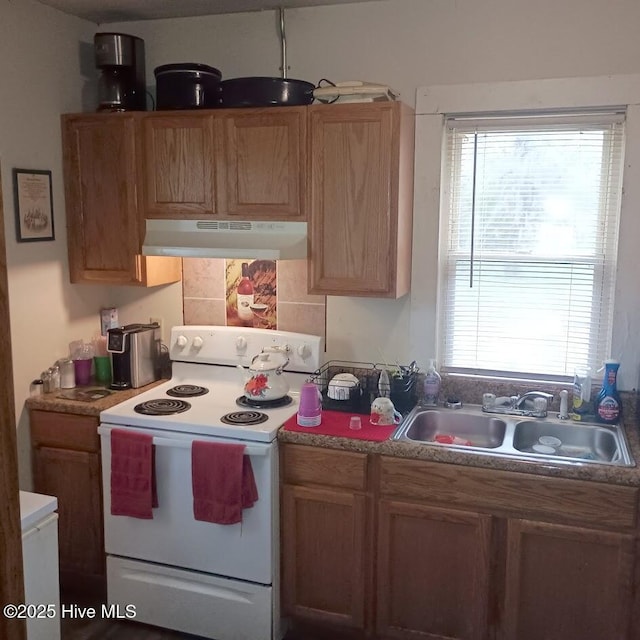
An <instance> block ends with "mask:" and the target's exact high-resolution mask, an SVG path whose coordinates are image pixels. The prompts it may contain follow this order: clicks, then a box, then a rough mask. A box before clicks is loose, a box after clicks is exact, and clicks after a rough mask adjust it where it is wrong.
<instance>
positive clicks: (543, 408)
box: [533, 398, 547, 413]
mask: <svg viewBox="0 0 640 640" xmlns="http://www.w3.org/2000/svg"><path fill="white" fill-rule="evenodd" d="M533 410H534V411H535V412H536V413H546V412H547V399H546V398H534V399H533Z"/></svg>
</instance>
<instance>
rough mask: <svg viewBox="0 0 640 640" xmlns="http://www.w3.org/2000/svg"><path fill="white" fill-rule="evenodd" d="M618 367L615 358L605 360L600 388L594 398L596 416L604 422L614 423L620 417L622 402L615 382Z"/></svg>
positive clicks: (618, 364)
mask: <svg viewBox="0 0 640 640" xmlns="http://www.w3.org/2000/svg"><path fill="white" fill-rule="evenodd" d="M619 367H620V363H619V362H618V361H617V360H605V363H604V379H603V381H602V389H600V392H599V393H598V395H597V396H596V400H595V410H596V418H597V419H598V421H599V422H604V423H605V424H616V423H617V422H618V420H619V419H620V413H621V410H622V403H621V401H620V395H619V394H618V388H617V383H616V381H617V377H618V368H619Z"/></svg>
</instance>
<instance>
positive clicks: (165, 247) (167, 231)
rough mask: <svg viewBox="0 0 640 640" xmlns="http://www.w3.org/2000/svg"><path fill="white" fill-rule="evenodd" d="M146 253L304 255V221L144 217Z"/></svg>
mask: <svg viewBox="0 0 640 640" xmlns="http://www.w3.org/2000/svg"><path fill="white" fill-rule="evenodd" d="M146 223H147V231H146V235H145V238H144V244H143V245H142V254H143V255H145V256H180V257H183V258H262V259H268V260H295V259H299V258H306V257H307V223H306V222H273V221H270V220H261V221H241V220H147V221H146Z"/></svg>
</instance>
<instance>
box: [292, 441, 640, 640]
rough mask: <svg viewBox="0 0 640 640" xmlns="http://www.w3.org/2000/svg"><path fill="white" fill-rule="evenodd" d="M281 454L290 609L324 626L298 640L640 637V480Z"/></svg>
mask: <svg viewBox="0 0 640 640" xmlns="http://www.w3.org/2000/svg"><path fill="white" fill-rule="evenodd" d="M281 456H282V467H281V474H282V482H283V485H282V563H283V572H282V588H283V604H284V606H283V610H284V614H285V615H286V616H289V617H291V618H292V619H293V620H294V622H296V621H303V622H306V623H311V624H312V626H311V631H309V627H308V626H307V627H306V628H305V633H304V635H300V636H296V635H295V634H294V635H292V636H290V637H291V638H294V639H295V640H297V638H298V637H300V638H302V637H305V638H312V637H314V638H315V637H336V638H337V637H341V638H342V637H352V638H375V639H380V640H382V639H384V640H387V639H388V640H392V639H393V640H415V639H423V638H424V639H430V640H586V639H588V640H638V638H640V629H636V628H635V627H636V626H637V624H636V625H634V622H636V623H637V622H638V621H637V620H634V616H635V617H639V616H638V614H634V610H635V605H634V601H640V598H639V597H638V596H637V592H638V588H639V586H640V566H637V564H636V548H637V547H638V546H640V543H639V536H638V532H637V506H638V497H639V495H638V494H639V491H638V488H636V487H624V486H615V485H611V484H602V483H594V482H586V481H581V480H571V479H565V478H551V477H547V476H537V475H534V474H530V473H514V472H505V471H497V470H491V469H479V468H474V467H461V466H456V465H451V464H442V463H433V462H427V461H420V460H410V459H403V458H392V457H388V456H378V455H365V454H359V453H350V452H344V451H336V450H329V449H318V448H313V447H306V446H300V445H293V444H285V445H283V447H282V450H281ZM313 623H315V624H316V625H317V626H316V627H313ZM294 628H295V625H294ZM322 628H324V629H325V630H326V629H327V628H329V629H332V630H333V635H332V633H329V635H328V636H327V635H325V636H321V635H320V636H316V635H315V634H314V633H313V631H314V630H317V629H322Z"/></svg>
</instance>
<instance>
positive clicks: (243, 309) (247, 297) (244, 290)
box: [236, 262, 253, 327]
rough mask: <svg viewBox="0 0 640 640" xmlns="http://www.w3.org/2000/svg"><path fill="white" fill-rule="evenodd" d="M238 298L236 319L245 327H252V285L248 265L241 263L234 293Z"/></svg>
mask: <svg viewBox="0 0 640 640" xmlns="http://www.w3.org/2000/svg"><path fill="white" fill-rule="evenodd" d="M236 295H237V298H238V318H239V319H240V320H241V321H242V323H243V324H244V325H245V326H249V327H251V326H253V311H252V310H251V305H252V304H253V283H252V282H251V278H250V277H249V263H247V262H243V263H242V277H241V278H240V282H239V283H238V289H237V292H236Z"/></svg>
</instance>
